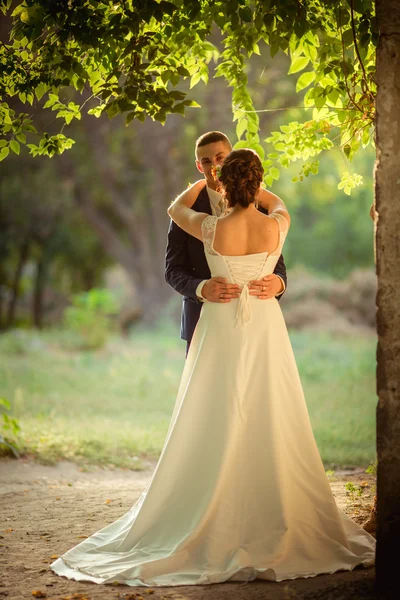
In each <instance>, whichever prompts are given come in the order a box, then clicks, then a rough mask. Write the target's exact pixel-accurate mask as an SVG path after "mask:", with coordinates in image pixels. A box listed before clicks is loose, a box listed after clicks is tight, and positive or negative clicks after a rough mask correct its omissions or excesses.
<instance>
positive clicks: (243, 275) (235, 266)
mask: <svg viewBox="0 0 400 600" xmlns="http://www.w3.org/2000/svg"><path fill="white" fill-rule="evenodd" d="M263 254H265V256H264V257H263V258H261V255H263ZM248 256H249V259H248V260H246V257H244V256H238V257H232V256H224V260H225V264H226V266H227V268H228V271H229V273H230V276H231V279H232V281H233V282H234V283H236V284H237V285H239V286H241V288H242V291H241V292H240V296H239V302H238V306H237V309H236V321H235V327H239V326H240V327H243V325H245V324H246V323H248V322H249V321H251V308H250V297H251V296H250V292H249V286H248V282H249V281H250V280H253V279H258V278H259V277H260V275H261V273H262V270H263V269H264V265H265V262H266V260H267V258H268V256H269V254H268V252H265V253H264V252H262V253H260V254H259V255H258V258H255V257H254V256H251V255H248ZM234 258H236V259H239V260H238V261H237V262H236V261H235V260H234ZM254 273H255V274H254ZM252 274H254V275H253V276H252Z"/></svg>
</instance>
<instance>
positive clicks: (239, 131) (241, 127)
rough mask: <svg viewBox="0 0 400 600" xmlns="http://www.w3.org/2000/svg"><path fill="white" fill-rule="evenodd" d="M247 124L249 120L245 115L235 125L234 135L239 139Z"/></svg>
mask: <svg viewBox="0 0 400 600" xmlns="http://www.w3.org/2000/svg"><path fill="white" fill-rule="evenodd" d="M248 125H249V122H248V120H247V118H246V117H244V118H242V119H240V121H238V124H237V125H236V137H237V138H238V140H240V138H241V137H242V135H243V134H244V132H245V131H247V128H248Z"/></svg>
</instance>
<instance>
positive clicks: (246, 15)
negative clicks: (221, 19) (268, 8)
mask: <svg viewBox="0 0 400 600" xmlns="http://www.w3.org/2000/svg"><path fill="white" fill-rule="evenodd" d="M239 17H240V18H241V19H242V21H245V23H251V21H252V20H253V11H252V10H251V8H249V7H248V6H242V7H240V8H239Z"/></svg>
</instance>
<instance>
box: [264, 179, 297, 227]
mask: <svg viewBox="0 0 400 600" xmlns="http://www.w3.org/2000/svg"><path fill="white" fill-rule="evenodd" d="M258 201H259V204H260V205H261V206H262V207H263V208H265V209H266V210H267V211H268V214H269V215H270V214H271V213H272V212H275V213H280V214H282V215H283V216H284V217H286V219H287V221H288V226H289V225H290V215H289V212H288V209H287V207H286V204H285V203H284V201H283V200H282V198H279V196H277V195H276V194H273V193H272V192H270V191H269V190H266V189H265V188H261V190H260V195H259V197H258Z"/></svg>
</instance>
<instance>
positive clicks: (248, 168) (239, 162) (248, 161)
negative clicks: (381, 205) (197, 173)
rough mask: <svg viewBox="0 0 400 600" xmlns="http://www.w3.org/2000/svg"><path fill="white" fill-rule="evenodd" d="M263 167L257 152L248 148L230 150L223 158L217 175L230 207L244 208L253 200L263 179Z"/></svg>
mask: <svg viewBox="0 0 400 600" xmlns="http://www.w3.org/2000/svg"><path fill="white" fill-rule="evenodd" d="M263 174H264V169H263V166H262V164H261V160H260V157H259V156H258V154H257V152H255V151H254V150H251V149H250V148H243V149H241V150H232V152H230V154H228V156H227V157H226V158H225V160H224V164H223V165H222V169H221V173H220V175H219V177H218V179H219V180H220V182H221V183H222V185H223V190H222V191H223V192H224V195H225V197H226V199H227V201H228V205H229V206H230V207H233V206H236V204H240V206H243V207H244V208H247V207H248V206H250V204H251V203H252V202H254V200H255V197H256V193H257V191H258V188H259V186H260V184H261V182H262V180H263Z"/></svg>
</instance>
